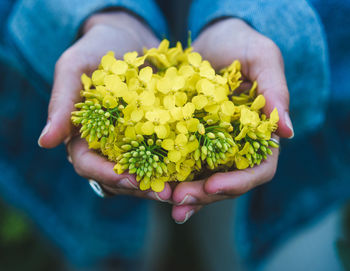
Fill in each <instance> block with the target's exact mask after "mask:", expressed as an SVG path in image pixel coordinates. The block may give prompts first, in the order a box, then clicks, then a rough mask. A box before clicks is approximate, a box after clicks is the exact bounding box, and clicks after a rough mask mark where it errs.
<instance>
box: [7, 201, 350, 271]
mask: <svg viewBox="0 0 350 271" xmlns="http://www.w3.org/2000/svg"><path fill="white" fill-rule="evenodd" d="M220 204H221V205H223V203H219V204H214V206H212V207H210V208H209V207H208V209H209V210H204V211H203V212H205V214H201V213H199V214H198V215H196V216H195V217H194V218H193V220H194V222H191V221H189V223H187V224H185V225H176V224H175V223H173V222H172V220H171V218H170V216H169V207H168V206H166V205H162V204H159V206H157V208H156V209H157V212H159V213H158V214H157V215H158V216H162V217H167V218H168V220H167V221H163V223H166V224H168V226H169V229H170V230H169V233H170V235H169V238H168V240H167V249H166V250H163V251H161V254H160V255H159V254H158V255H154V256H153V257H152V260H151V261H152V263H151V264H150V266H151V267H150V268H151V269H150V270H154V271H163V270H168V271H173V270H174V271H175V270H189V271H205V270H208V268H209V269H211V268H213V267H214V268H215V266H216V268H215V269H211V270H232V269H231V268H230V266H228V264H229V263H227V262H226V263H225V262H224V261H223V262H221V263H218V262H217V261H220V257H219V258H217V259H211V260H209V258H206V260H204V261H203V259H201V257H202V258H203V256H205V255H206V253H207V254H208V253H209V255H207V256H208V257H210V252H205V251H204V252H203V251H201V248H198V247H196V246H195V244H196V238H197V237H196V234H191V235H190V234H188V233H189V232H190V230H191V227H194V224H195V223H196V220H197V222H198V221H200V219H201V217H200V216H201V215H202V216H205V215H206V216H209V221H210V220H211V218H213V221H212V223H215V221H216V220H215V208H220V209H221V210H222V209H223V208H222V207H223V206H219V205H220ZM224 208H225V207H224ZM204 227H208V225H204ZM209 227H210V225H209ZM208 248H209V250H210V249H215V247H212V248H211V247H210V246H208ZM208 248H207V249H208ZM160 250H162V249H160ZM228 253H229V252H228V251H226V252H225V251H223V252H222V256H223V257H225V256H227V255H226V254H228ZM295 259H298V260H297V261H296V260H295ZM203 263H205V265H203ZM0 270H1V271H3V270H4V271H17V270H18V271H23V270H27V271H46V270H51V271H63V270H70V267H69V263H67V262H65V260H64V259H63V257H61V254H60V252H59V251H58V250H57V249H56V248H55V247H52V245H51V244H50V243H49V242H48V241H47V240H46V239H45V237H43V236H42V234H41V233H40V232H39V230H38V228H37V227H36V226H35V225H33V223H32V222H31V220H30V219H29V218H28V217H27V216H26V215H25V214H24V213H22V212H21V211H19V210H17V209H15V208H13V207H11V206H8V205H6V204H5V203H4V202H0ZM111 270H112V269H111ZM262 270H266V271H279V270H287V271H288V270H317V271H323V270H324V271H328V270H331V271H337V270H350V203H348V204H346V205H345V206H341V207H337V208H333V209H332V210H330V211H329V212H328V213H327V214H326V215H325V216H323V217H322V218H320V219H319V220H317V221H314V222H313V223H312V224H311V225H309V226H307V227H305V228H303V229H302V231H300V232H298V233H297V234H296V236H293V237H292V238H291V239H290V240H287V242H285V244H283V245H282V246H280V247H279V248H278V249H277V250H276V251H275V253H274V254H273V255H272V256H271V257H270V258H269V259H268V260H267V261H266V263H265V264H264V265H263V267H262Z"/></svg>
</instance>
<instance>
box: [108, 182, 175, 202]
mask: <svg viewBox="0 0 350 271" xmlns="http://www.w3.org/2000/svg"><path fill="white" fill-rule="evenodd" d="M101 186H102V187H103V189H104V190H106V191H107V192H108V193H110V194H112V195H126V196H134V197H139V198H144V199H150V200H155V201H160V202H167V203H172V201H171V187H170V185H169V184H168V183H166V184H165V187H164V190H163V191H161V192H158V193H157V192H154V191H149V190H148V191H141V190H132V189H124V188H115V187H109V186H106V185H101Z"/></svg>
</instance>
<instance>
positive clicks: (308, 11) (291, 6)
mask: <svg viewBox="0 0 350 271" xmlns="http://www.w3.org/2000/svg"><path fill="white" fill-rule="evenodd" d="M225 17H236V18H241V19H242V20H244V21H245V22H247V23H248V24H249V25H251V26H252V27H253V28H255V29H256V30H257V31H259V32H260V33H262V34H263V35H265V36H267V37H269V38H270V39H272V40H273V41H274V42H275V43H276V44H277V45H278V46H279V48H280V50H281V52H282V55H283V58H284V62H285V73H286V78H287V83H288V87H289V91H290V96H291V104H290V110H291V118H292V121H293V124H294V129H295V135H296V136H299V135H303V134H304V133H305V132H310V131H314V130H316V129H318V128H319V126H320V125H321V124H322V123H323V122H324V118H325V110H326V106H327V103H328V96H329V66H328V51H327V43H326V38H325V34H324V31H323V26H322V24H321V22H320V20H319V17H318V14H316V12H315V11H314V10H313V9H312V8H311V6H310V5H309V4H308V3H307V1H305V0H296V1H289V0H280V1H274V0H218V1H212V0H194V1H193V3H192V6H191V10H190V16H189V29H190V30H191V31H192V34H193V37H194V38H195V37H196V36H198V35H199V33H200V31H201V30H202V29H203V28H204V27H205V26H206V25H208V24H209V23H210V22H212V21H214V20H217V19H220V18H225Z"/></svg>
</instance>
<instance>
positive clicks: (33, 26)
mask: <svg viewBox="0 0 350 271" xmlns="http://www.w3.org/2000/svg"><path fill="white" fill-rule="evenodd" d="M12 2H13V1H12ZM111 6H113V7H122V8H125V9H128V10H130V11H132V12H133V13H135V14H137V15H139V16H140V17H141V18H143V19H144V20H145V21H146V22H147V23H148V24H149V25H150V27H151V28H152V29H153V30H154V32H155V33H156V34H158V35H159V36H162V35H163V34H164V33H165V32H166V31H167V30H166V25H165V21H164V18H163V17H162V15H161V13H160V11H159V9H158V7H157V6H156V5H155V4H154V3H153V1H152V0H147V1H143V2H142V5H141V3H138V2H137V1H127V0H96V1H71V0H70V1H65V0H62V1H56V0H55V1H54V0H52V1H47V0H45V1H44V0H43V1H32V0H22V1H17V2H16V4H15V5H14V7H13V9H12V11H11V14H10V16H9V20H8V24H7V31H5V33H4V35H2V36H1V38H0V39H1V42H0V74H1V80H0V123H1V129H0V194H1V197H2V198H4V199H6V200H7V201H8V202H10V203H12V204H14V205H16V206H17V207H18V208H21V209H24V210H25V211H26V212H27V213H28V214H29V216H30V217H31V218H32V219H33V221H34V222H35V223H36V224H37V225H38V226H39V227H40V228H41V229H42V231H43V232H44V233H46V235H47V236H48V237H49V238H50V239H52V240H53V241H54V242H55V243H56V244H57V245H58V246H59V247H60V248H61V249H62V251H63V253H64V254H65V256H66V257H67V258H68V259H69V260H70V261H71V262H73V263H75V264H77V265H82V266H84V265H91V264H95V263H96V262H98V261H100V260H102V259H108V258H115V259H119V260H120V261H122V262H123V261H130V260H132V261H133V263H137V262H138V260H137V259H139V258H140V256H141V254H142V252H143V249H144V246H145V237H146V231H147V219H148V215H147V213H148V203H147V201H145V200H141V199H137V198H134V197H126V196H119V197H116V198H113V199H106V200H105V199H100V198H99V197H97V196H96V195H95V194H94V193H93V192H92V190H91V188H90V186H89V184H88V182H87V180H84V179H82V178H81V177H79V176H78V175H77V174H76V173H75V172H74V170H73V167H72V165H70V164H69V162H68V161H67V159H66V151H65V149H64V147H63V146H60V147H58V148H56V149H53V150H43V149H41V148H39V146H38V145H37V138H38V136H39V135H40V132H41V129H42V127H43V125H44V123H45V120H46V115H47V102H48V97H49V94H50V89H51V86H50V85H51V83H52V77H53V71H54V65H55V62H56V61H57V59H58V57H59V56H60V54H61V53H63V51H64V50H65V49H66V48H67V47H68V46H70V45H71V44H72V42H73V41H74V39H75V38H76V37H77V33H78V29H79V27H80V25H81V23H82V22H83V20H84V19H85V18H86V17H87V16H89V15H90V14H92V13H94V12H96V11H98V10H101V9H104V8H106V7H111ZM6 7H7V9H6V11H7V13H6V12H5V8H4V10H3V11H4V12H3V13H0V15H2V16H3V17H2V18H0V21H5V19H6V17H7V16H8V15H9V14H8V12H9V10H10V5H7V6H6ZM154 18H157V20H154Z"/></svg>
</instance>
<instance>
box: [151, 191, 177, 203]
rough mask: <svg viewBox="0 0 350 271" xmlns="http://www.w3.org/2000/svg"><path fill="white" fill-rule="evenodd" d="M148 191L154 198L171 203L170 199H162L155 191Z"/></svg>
mask: <svg viewBox="0 0 350 271" xmlns="http://www.w3.org/2000/svg"><path fill="white" fill-rule="evenodd" d="M150 193H153V195H154V196H155V197H156V199H157V200H159V201H160V202H167V203H172V202H171V201H170V200H165V199H162V198H161V197H160V196H159V194H158V193H157V192H150Z"/></svg>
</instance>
